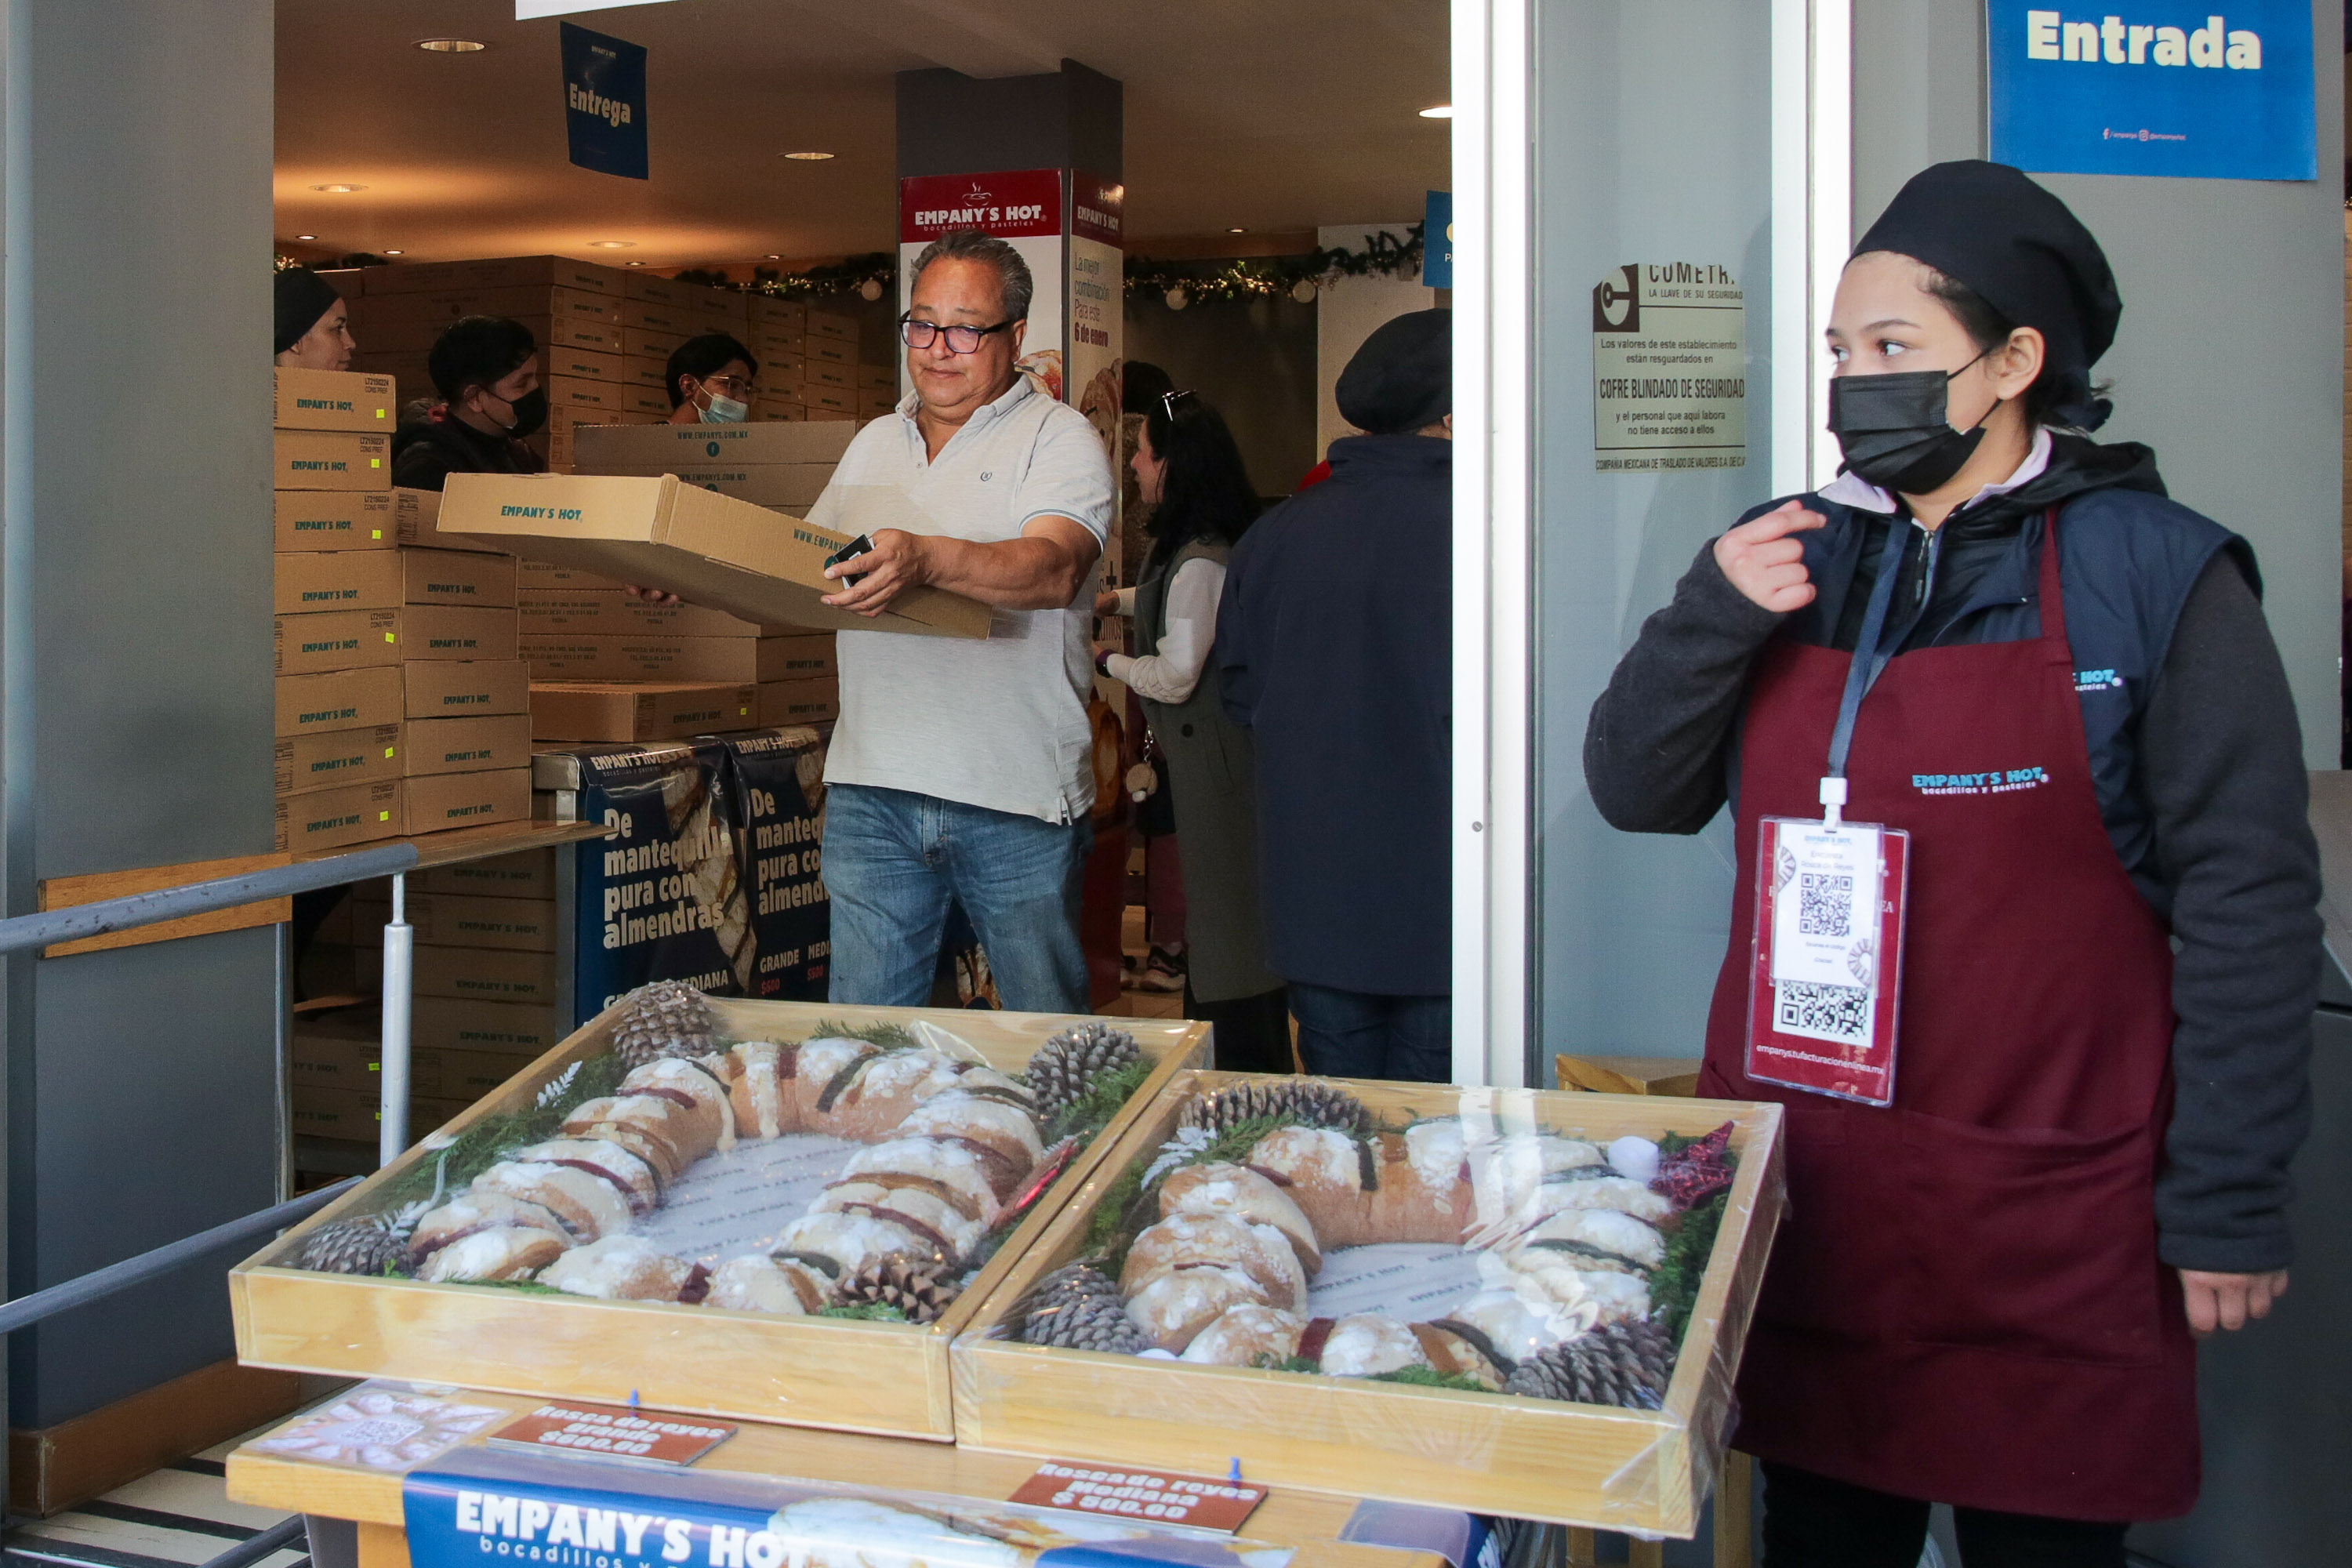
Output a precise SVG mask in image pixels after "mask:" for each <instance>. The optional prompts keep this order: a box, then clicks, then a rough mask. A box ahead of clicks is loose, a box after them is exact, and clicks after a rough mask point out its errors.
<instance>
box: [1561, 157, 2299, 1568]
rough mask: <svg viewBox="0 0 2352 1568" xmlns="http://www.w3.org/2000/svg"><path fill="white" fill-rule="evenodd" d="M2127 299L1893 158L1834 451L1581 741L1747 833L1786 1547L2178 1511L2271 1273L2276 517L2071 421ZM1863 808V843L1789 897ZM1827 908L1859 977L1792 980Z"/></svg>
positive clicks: (1769, 1313)
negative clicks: (2200, 1389) (1839, 457)
mask: <svg viewBox="0 0 2352 1568" xmlns="http://www.w3.org/2000/svg"><path fill="white" fill-rule="evenodd" d="M2122 312H2123V301H2122V299H2121V296H2120V293H2119V291H2118V289H2116V281H2115V277H2114V274H2113V273H2112V271H2111V270H2110V269H2109V268H2108V265H2107V260H2106V258H2105V255H2104V254H2103V253H2102V252H2101V250H2100V248H2099V245H2098V242H2097V241H2096V240H2095V239H2094V238H2093V237H2092V236H2091V235H2090V233H2089V231H2088V230H2086V229H2085V228H2084V226H2082V224H2081V223H2080V222H2078V221H2077V220H2076V218H2075V216H2074V214H2073V213H2072V212H2070V211H2068V210H2067V208H2066V206H2065V205H2064V204H2063V203H2062V202H2061V201H2059V200H2058V198H2057V197H2055V196H2054V195H2051V194H2050V193H2049V192H2048V191H2046V190H2044V189H2042V187H2041V186H2039V185H2037V184H2034V183H2033V182H2032V180H2029V179H2027V178H2026V177H2025V175H2023V174H2021V173H2019V172H2018V171H2017V170H2015V169H2011V168H2008V167H2005V166H2003V165H2000V164H1997V163H1981V162H1967V163H1941V164H1937V165H1936V166H1935V167H1933V168H1930V169H1927V170H1926V171H1924V172H1923V173H1921V174H1918V175H1916V177H1914V178H1913V179H1912V181H1911V182H1910V183H1909V184H1906V186H1905V187H1904V188H1903V190H1902V192H1901V193H1900V194H1899V195H1896V196H1895V201H1894V203H1893V205H1890V206H1889V207H1888V208H1887V210H1886V212H1885V216H1882V217H1881V218H1880V219H1879V220H1878V222H1877V223H1876V224H1875V225H1874V226H1872V228H1871V229H1870V231H1869V232H1868V233H1867V234H1866V235H1864V237H1863V239H1862V242H1861V244H1860V246H1859V247H1857V249H1856V253H1855V255H1854V256H1853V258H1852V259H1851V260H1850V261H1849V262H1848V263H1847V264H1846V268H1845V271H1844V274H1843V278H1842V279H1841V280H1840V282H1839V285H1838V290H1837V296H1836V300H1835V303H1834V305H1833V307H1832V312H1831V317H1830V323H1829V330H1828V339H1829V349H1830V353H1831V358H1832V361H1833V363H1834V368H1833V369H1832V378H1833V379H1832V381H1831V383H1830V389H1831V390H1830V399H1829V408H1830V420H1829V425H1830V429H1831V430H1832V432H1834V433H1835V435H1836V436H1837V438H1838V442H1839V445H1840V447H1842V448H1843V453H1844V457H1845V462H1844V466H1843V471H1842V472H1841V473H1840V474H1839V476H1838V477H1837V478H1836V479H1834V480H1833V481H1832V482H1831V483H1830V484H1827V485H1824V486H1823V487H1822V489H1820V490H1819V491H1818V492H1815V493H1811V494H1807V495H1801V496H1797V497H1794V498H1792V499H1790V500H1782V501H1780V502H1777V503H1773V504H1769V505H1767V506H1763V507H1759V508H1757V509H1756V510H1754V511H1751V512H1749V513H1748V515H1747V516H1746V517H1743V518H1742V519H1740V520H1739V521H1738V524H1737V525H1736V526H1734V527H1732V528H1731V529H1730V530H1729V531H1727V532H1726V533H1724V534H1723V535H1722V536H1721V537H1720V538H1718V539H1716V540H1714V541H1712V542H1709V543H1708V545H1707V546H1706V548H1705V549H1703V550H1701V551H1700V552H1699V555H1698V558H1697V560H1696V562H1694V563H1692V566H1691V568H1690V571H1689V572H1688V573H1687V574H1685V576H1684V578H1683V580H1682V582H1681V583H1680V584H1678V585H1677V586H1676V588H1675V596H1674V600H1673V603H1671V604H1670V605H1667V607H1666V608H1664V609H1663V610H1660V611H1659V612H1658V613H1657V614H1655V615H1654V616H1651V617H1650V619H1649V620H1648V621H1647V622H1646V623H1645V624H1644V625H1643V627H1642V631H1641V635H1640V637H1639V638H1638V640H1637V641H1636V642H1635V643H1634V645H1633V648H1632V649H1631V650H1630V651H1629V652H1627V654H1626V655H1625V657H1624V658H1623V659H1622V662H1621V663H1620V664H1619V665H1618V667H1617V670H1616V673H1615V674H1614V676H1613V677H1612V679H1611V681H1610V684H1609V688H1608V689H1607V690H1606V691H1604V692H1603V693H1602V694H1601V698H1600V700H1598V701H1597V702H1596V703H1595V704H1594V705H1593V708H1592V713H1591V720H1590V721H1589V723H1588V726H1587V729H1586V734H1585V743H1584V767H1585V778H1586V782H1587V784H1588V785H1589V787H1590V788H1591V795H1592V799H1593V804H1594V805H1596V806H1597V807H1598V808H1599V809H1600V811H1601V815H1602V816H1604V817H1605V818H1607V819H1608V820H1609V821H1610V822H1611V823H1612V824H1613V825H1614V826H1618V827H1620V828H1623V829H1626V830H1629V831H1633V832H1644V833H1696V832H1697V831H1698V830H1699V829H1700V828H1701V827H1703V826H1706V823H1707V822H1708V821H1709V820H1710V819H1712V818H1713V817H1714V816H1715V815H1716V813H1717V811H1718V810H1720V809H1722V808H1723V807H1724V806H1725V805H1727V804H1728V805H1730V806H1731V808H1732V810H1733V813H1734V816H1735V818H1736V823H1737V835H1736V843H1737V848H1738V879H1737V881H1736V883H1735V886H1734V893H1733V899H1732V919H1731V926H1732V929H1731V940H1730V942H1729V944H1728V948H1727V952H1726V955H1725V958H1724V963H1723V968H1722V972H1721V976H1720V978H1719V980H1718V982H1717V987H1716V992H1715V1004H1714V1008H1713V1011H1712V1013H1711V1015H1710V1016H1709V1020H1708V1025H1707V1033H1706V1064H1705V1067H1704V1068H1703V1070H1702V1075H1701V1082H1700V1086H1699V1093H1700V1094H1701V1095H1703V1096H1707V1097H1711V1098H1714V1099H1718V1100H1777V1101H1779V1102H1780V1103H1781V1104H1782V1105H1783V1106H1785V1107H1786V1108H1787V1119H1786V1122H1785V1126H1786V1136H1787V1148H1788V1184H1789V1209H1788V1216H1787V1220H1786V1223H1785V1224H1784V1226H1783V1227H1782V1229H1781V1231H1780V1237H1779V1240H1778V1241H1777V1243H1776V1244H1775V1246H1774V1248H1773V1255H1772V1261H1771V1267H1770V1268H1769V1271H1768V1272H1767V1274H1766V1277H1765V1280H1764V1286H1763V1291H1762V1294H1761V1296H1760V1297H1759V1300H1758V1302H1757V1305H1756V1312H1755V1320H1754V1324H1753V1328H1752V1331H1751V1332H1750V1335H1749V1338H1748V1345H1747V1350H1746V1354H1745V1358H1744V1361H1743V1363H1742V1364H1741V1367H1740V1371H1739V1389H1738V1394H1739V1412H1740V1414H1739V1424H1738V1430H1737V1431H1736V1432H1735V1433H1734V1434H1733V1435H1732V1441H1733V1442H1734V1443H1735V1444H1736V1445H1737V1446H1738V1447H1739V1448H1741V1449H1742V1450H1745V1451H1747V1452H1748V1453H1752V1454H1754V1455H1756V1456H1757V1457H1758V1458H1759V1459H1761V1460H1762V1462H1763V1467H1764V1475H1765V1479H1766V1493H1765V1522H1764V1550H1765V1562H1766V1563H1767V1565H1768V1568H1791V1565H1794V1564H1803V1565H1806V1568H1820V1565H1822V1564H1853V1565H1857V1568H1873V1565H1879V1564H1884V1565H1885V1568H1911V1565H1912V1564H1913V1563H1916V1562H1917V1561H1918V1557H1919V1553H1920V1550H1921V1542H1922V1541H1923V1539H1924V1537H1925V1534H1926V1531H1927V1519H1928V1510H1929V1507H1930V1504H1931V1503H1933V1502H1947V1503H1950V1504H1952V1505H1953V1506H1954V1510H1955V1523H1956V1529H1957V1531H1958V1537H1959V1544H1960V1550H1961V1554H1962V1556H1963V1558H1964V1560H1965V1561H1966V1562H1967V1563H1969V1564H1971V1565H1982V1564H1989V1563H2067V1564H2084V1565H2100V1568H2121V1565H2122V1564H2123V1563H2124V1562H2125V1551H2124V1537H2125V1531H2126V1523H2127V1521H2136V1520H2147V1519H2161V1518H2168V1517H2171V1516H2174V1515H2178V1514H2180V1513H2184V1512H2186V1511H2188V1510H2189V1507H2190V1505H2191V1504H2192V1503H2193V1502H2194V1501H2195V1500H2196V1497H2197V1489H2198V1479H2199V1453H2198V1429H2197V1394H2196V1358H2195V1352H2194V1341H2195V1338H2196V1337H2197V1336H2200V1335H2204V1334H2210V1333H2212V1332H2215V1331H2226V1330H2235V1329H2238V1328H2241V1327H2242V1326H2243V1325H2244V1324H2245V1323H2246V1322H2247V1321H2249V1320H2251V1319H2254V1318H2260V1317H2262V1316H2263V1315H2264V1314H2265V1313H2266V1312H2267V1311H2268V1310H2269V1309H2270V1303H2271V1301H2272V1300H2273V1298H2274V1297H2276V1296H2277V1295H2278V1294H2279V1293H2280V1292H2282V1291H2284V1289H2286V1283H2287V1275H2286V1268H2287V1265H2288V1262H2289V1261H2290V1256H2291V1245H2290V1241H2289V1237H2288V1232H2287V1224H2286V1216H2285V1209H2286V1204H2287V1199H2288V1196H2289V1181H2288V1166H2289V1163H2290V1162H2291V1161H2292V1159H2293V1158H2294V1152H2295V1150H2296V1148H2297V1146H2298V1145H2299V1144H2300V1143H2301V1142H2302V1141H2303V1138H2304V1136H2305V1132H2306V1131H2307V1130H2308V1127H2309V1123H2310V1090H2309V1074H2308V1061H2309V1055H2310V1048H2311V1017H2312V1009H2313V1006H2314V1003H2315V993H2316V989H2317V984H2318V979H2319V954H2320V945H2319V943H2320V921H2319V917H2318V915H2317V913H2316V910H2315V906H2316V903H2317V900H2318V897H2319V891H2320V886H2319V866H2318V855H2317V850H2316V848H2315V845H2314V842H2313V837H2312V834H2311V830H2310V827H2309V826H2308V825H2307V821H2306V817H2305V810H2306V799H2305V794H2306V787H2307V781H2306V776H2305V772H2304V763H2303V755H2302V740H2301V736H2300V734H2299V732H2298V730H2297V725H2296V719H2295V710H2294V701H2293V700H2292V698H2291V696H2290V694H2289V691H2288V689H2287V683H2286V675H2285V671H2284V668H2283V667H2282V665H2281V663H2280V659H2279V655H2278V650H2277V649H2276V647H2274V646H2273V643H2272V641H2271V637H2270V632H2269V629H2268V627H2267V626H2265V624H2264V622H2263V612H2262V606H2261V601H2260V594H2261V579H2260V577H2259V576H2258V574H2256V572H2255V569H2254V560H2253V552H2252V549H2251V548H2250V547H2249V546H2248V545H2247V543H2246V542H2245V541H2244V540H2242V539H2241V538H2239V537H2238V536H2236V535H2235V534H2232V533H2231V532H2230V531H2228V530H2226V529H2224V528H2223V527H2221V525H2220V524H2218V523H2215V522H2212V521H2209V520H2207V519H2206V518H2203V517H2200V515H2198V514H2197V513H2195V512H2193V511H2191V510H2189V509H2188V508H2186V507H2184V506H2181V505H2179V504H2178V503H2177V502H2175V501H2172V500H2168V499H2167V497H2166V494H2165V489H2164V482H2163V480H2162V479H2160V478H2159V477H2158V472H2157V466H2156V455H2155V454H2154V453H2153V452H2151V451H2149V450H2148V448H2147V447H2142V446H2137V445H2135V444H2132V443H2130V442H2116V443H2109V444H2102V443H2099V442H2096V441H2094V440H2092V439H2091V438H2090V437H2089V436H2088V434H2087V432H2088V431H2091V430H2094V429H2095V428H2097V427H2098V426H2099V425H2100V424H2102V423H2103V422H2104V421H2105V418H2106V416H2107V413H2108V404H2107V401H2106V399H2105V397H2104V396H2103V395H2102V394H2101V390H2100V389H2099V388H2098V387H2097V386H2095V384H2093V382H2092V380H2091V373H2092V367H2093V366H2094V365H2095V364H2096V363H2097V362H2098V360H2099V357H2100V355H2101V354H2103V353H2105V351H2106V349H2107V347H2108V345H2109V344H2110V343H2112V342H2114V340H2115V335H2116V327H2117V324H2118V322H2119V321H2120V320H2121V317H2122ZM1825 811H1827V812H1829V813H1830V814H1831V815H1832V816H1835V815H1836V814H1838V813H1840V812H1842V813H1843V818H1844V824H1843V826H1839V825H1837V824H1834V823H1831V822H1825V821H1824V820H1823V817H1824V813H1825ZM1784 825H1787V826H1784ZM1768 830H1769V832H1770V833H1771V834H1772V835H1773V836H1774V841H1775V842H1776V843H1777V844H1778V845H1779V846H1780V848H1779V850H1778V852H1777V853H1776V854H1775V855H1774V857H1773V858H1772V861H1771V862H1770V865H1769V875H1770V879H1771V880H1770V883H1769V887H1767V886H1765V885H1764V884H1762V883H1761V882H1759V877H1760V876H1761V875H1762V874H1763V873H1762V872H1760V871H1759V853H1760V846H1761V845H1762V844H1763V843H1764V841H1765V834H1766V833H1767V831H1768ZM1894 830H1901V831H1902V832H1904V833H1906V834H1907V835H1908V837H1907V840H1903V841H1900V842H1902V843H1903V845H1904V850H1903V860H1904V863H1905V864H1906V865H1907V880H1906V879H1902V878H1898V877H1896V876H1895V872H1894V870H1893V869H1891V868H1892V867H1893V866H1894V865H1895V858H1894V856H1893V854H1892V851H1891V846H1892V845H1893V844H1895V842H1898V841H1895V840H1893V839H1891V838H1885V837H1880V835H1881V834H1882V832H1885V833H1891V832H1892V831H1894ZM1791 833H1793V834H1795V835H1796V837H1795V838H1794V839H1793V840H1792V839H1791V837H1790V834H1791ZM1836 834H1843V835H1846V836H1847V839H1846V841H1847V842H1853V843H1858V844H1860V845H1863V846H1872V845H1876V846H1878V847H1879V848H1878V853H1877V857H1876V858H1871V856H1870V855H1869V853H1868V852H1867V850H1866V849H1865V850H1864V852H1861V853H1857V855H1856V856H1855V857H1854V858H1853V859H1851V860H1850V861H1848V862H1847V864H1848V865H1849V866H1850V867H1851V868H1853V870H1852V875H1851V876H1849V877H1848V878H1845V879H1837V878H1834V877H1831V876H1829V874H1827V873H1822V874H1809V875H1811V876H1812V879H1811V881H1808V882H1805V883H1802V884H1799V883H1798V881H1797V879H1798V878H1799V876H1800V874H1801V870H1800V862H1799V861H1798V860H1797V859H1796V858H1795V857H1794V856H1792V855H1791V854H1790V849H1789V846H1790V844H1791V843H1792V842H1796V843H1798V844H1800V845H1801V846H1803V847H1805V853H1807V854H1808V855H1813V854H1817V853H1819V852H1820V851H1819V850H1818V849H1817V848H1816V847H1818V846H1820V845H1822V844H1824V843H1827V842H1830V841H1831V839H1832V835H1836ZM1857 834H1859V835H1861V836H1862V837H1859V838H1858V839H1857V838H1855V837H1853V835H1857ZM1873 875H1874V876H1878V877H1882V878H1885V879H1886V880H1885V882H1883V883H1881V884H1880V886H1881V887H1882V889H1883V894H1882V896H1881V897H1879V898H1875V899H1869V900H1867V901H1865V902H1861V903H1851V902H1849V901H1841V900H1845V899H1846V897H1847V894H1848V893H1849V892H1850V891H1851V892H1853V893H1854V894H1855V896H1856V897H1859V896H1861V895H1860V892H1859V888H1858V887H1855V888H1849V887H1848V886H1847V884H1848V883H1849V882H1850V881H1851V880H1852V877H1853V876H1873ZM1832 882H1835V883H1836V885H1835V886H1832V885H1831V883H1832ZM1783 888H1790V889H1791V891H1790V898H1789V899H1788V900H1787V904H1786V906H1785V910H1786V918H1784V917H1783V914H1782V912H1781V911H1782V910H1783V908H1784V906H1783V905H1781V904H1780V902H1779V900H1780V889H1783ZM1768 894H1769V895H1770V896H1771V897H1772V898H1773V899H1774V900H1775V904H1774V909H1775V914H1774V918H1773V919H1772V921H1770V923H1769V925H1766V926H1764V930H1763V935H1762V936H1761V937H1760V938H1759V937H1758V935H1757V929H1756V928H1757V927H1758V925H1759V916H1758V913H1757V911H1758V909H1759V903H1760V902H1761V900H1764V899H1765V897H1766V896H1767V895H1768ZM1898 905H1899V908H1900V910H1901V911H1902V912H1901V914H1900V917H1899V923H1898V921H1897V918H1896V917H1895V914H1894V913H1893V911H1894V910H1895V909H1896V908H1897V907H1898ZM1850 909H1860V910H1865V911H1869V912H1870V913H1871V914H1875V915H1877V916H1879V917H1880V918H1881V919H1882V920H1883V921H1885V923H1884V924H1882V926H1881V927H1880V930H1879V932H1878V933H1875V934H1874V933H1873V932H1872V931H1870V930H1869V929H1867V927H1865V928H1864V929H1863V930H1862V931H1860V932H1859V934H1858V935H1857V933H1855V932H1854V931H1853V930H1851V929H1850V928H1851V927H1852V925H1853V920H1852V918H1851V916H1850V913H1849V910H1850ZM1867 918H1868V917H1867V915H1866V916H1865V919H1867ZM1887 931H1899V933H1900V944H1899V946H1895V945H1892V944H1891V943H1882V942H1880V941H1879V936H1881V935H1884V934H1885V933H1886V932H1887ZM1808 935H1810V936H1811V937H1813V938H1817V939H1821V940H1823V941H1828V942H1842V941H1843V940H1844V938H1846V937H1847V936H1855V937H1856V943H1857V945H1855V946H1853V947H1852V948H1851V949H1849V950H1847V953H1846V963H1847V966H1848V969H1849V970H1850V972H1851V973H1852V975H1853V979H1854V980H1855V981H1856V982H1857V984H1852V985H1849V984H1843V979H1844V975H1843V974H1842V973H1841V974H1837V975H1835V978H1834V979H1833V980H1828V979H1824V978H1822V974H1821V973H1820V972H1817V971H1806V972H1803V973H1800V972H1799V971H1798V969H1797V966H1796V963H1794V962H1791V963H1787V964H1784V963H1782V958H1781V955H1782V954H1783V953H1784V952H1789V951H1792V950H1799V949H1801V947H1802V939H1803V938H1804V937H1806V936H1808ZM1791 939H1794V940H1793V941H1791ZM1784 942H1790V947H1787V948H1784V946H1783V945H1782V944H1783V943H1784ZM1898 966H1899V967H1898ZM1833 968H1834V966H1832V969H1833ZM1890 999H1896V1000H1899V1009H1891V1010H1890V1009H1889V1008H1887V1007H1886V1005H1885V1004H1886V1003H1887V1002H1888V1001H1889V1000H1890ZM1858 1062H1870V1063H1873V1064H1874V1068H1873V1071H1874V1073H1883V1074H1885V1077H1883V1078H1881V1077H1874V1078H1872V1079H1868V1080H1867V1081H1864V1080H1863V1079H1859V1078H1856V1077H1850V1076H1847V1075H1849V1074H1852V1073H1853V1072H1854V1071H1855V1069H1854V1068H1853V1064H1854V1063H1858ZM1842 1086H1843V1087H1842Z"/></svg>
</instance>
